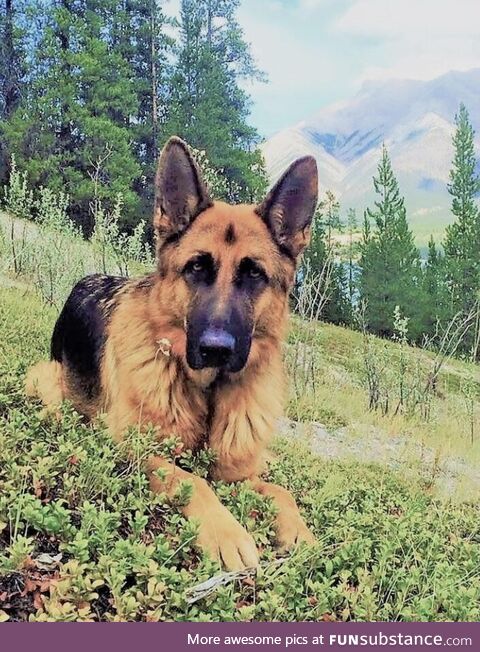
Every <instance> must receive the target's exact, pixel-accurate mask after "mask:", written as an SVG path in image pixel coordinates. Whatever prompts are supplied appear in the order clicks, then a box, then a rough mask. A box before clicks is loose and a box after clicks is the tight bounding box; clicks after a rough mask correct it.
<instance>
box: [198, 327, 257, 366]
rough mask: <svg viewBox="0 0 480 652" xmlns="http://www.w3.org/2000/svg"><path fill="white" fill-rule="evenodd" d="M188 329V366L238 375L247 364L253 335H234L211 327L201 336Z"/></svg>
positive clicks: (219, 328) (222, 329)
mask: <svg viewBox="0 0 480 652" xmlns="http://www.w3.org/2000/svg"><path fill="white" fill-rule="evenodd" d="M191 331H192V329H188V328H187V364H188V366H189V367H190V368H191V369H193V370H200V369H218V370H221V371H228V372H231V373H237V372H239V371H241V370H242V369H243V368H244V367H245V365H246V364H247V360H248V355H249V353H250V347H251V343H252V335H251V333H248V334H242V335H238V334H236V335H234V334H233V333H231V332H230V331H228V330H226V329H224V328H221V327H215V326H211V327H208V328H206V329H205V330H204V331H203V332H202V333H200V334H199V335H197V334H195V333H193V332H191Z"/></svg>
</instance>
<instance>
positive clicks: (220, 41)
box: [165, 0, 265, 201]
mask: <svg viewBox="0 0 480 652" xmlns="http://www.w3.org/2000/svg"><path fill="white" fill-rule="evenodd" d="M239 4H240V3H239V0H226V1H225V0H213V1H212V0H208V1H207V0H182V3H181V9H180V20H179V44H178V47H177V51H176V56H177V65H176V67H175V70H174V73H173V76H172V80H171V94H170V97H169V110H168V119H167V123H166V126H165V133H166V135H173V134H177V135H179V136H181V137H183V138H184V139H185V140H186V141H187V142H188V143H190V144H191V145H192V146H194V147H196V148H197V149H200V150H205V151H206V152H207V153H208V158H209V159H210V161H211V163H212V165H213V167H214V168H215V169H216V170H217V171H219V172H220V173H221V174H222V175H224V177H225V181H226V196H225V198H228V199H230V200H233V201H255V200H256V199H258V195H259V194H262V193H263V191H264V189H265V188H264V187H261V188H260V189H259V188H258V187H257V186H258V183H259V179H260V180H261V179H262V177H263V178H265V175H264V172H263V165H262V160H261V157H260V155H259V153H258V152H257V151H256V150H255V145H256V144H257V143H258V140H259V139H258V135H257V133H256V131H255V130H254V129H253V128H251V127H249V126H248V125H247V122H246V120H247V116H248V110H249V102H248V96H247V95H246V93H245V91H244V90H243V89H242V88H241V87H240V86H239V84H238V80H240V79H254V78H257V79H258V78H260V77H261V75H260V73H259V71H258V70H257V68H256V67H255V64H254V62H253V59H252V56H251V54H250V52H249V47H248V45H247V44H246V42H245V40H244V37H243V32H242V29H241V27H240V25H239V23H238V21H237V19H236V11H237V9H238V6H239Z"/></svg>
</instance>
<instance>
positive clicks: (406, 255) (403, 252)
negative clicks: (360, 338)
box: [359, 146, 422, 339]
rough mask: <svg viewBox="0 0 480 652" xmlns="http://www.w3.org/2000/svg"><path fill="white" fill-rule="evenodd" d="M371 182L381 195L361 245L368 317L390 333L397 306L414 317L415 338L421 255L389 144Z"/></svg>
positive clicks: (363, 293) (411, 326)
mask: <svg viewBox="0 0 480 652" xmlns="http://www.w3.org/2000/svg"><path fill="white" fill-rule="evenodd" d="M373 185H374V189H375V192H376V194H377V195H378V196H379V199H378V200H377V201H375V208H374V209H367V211H366V213H365V219H364V228H363V239H362V242H361V245H360V252H361V258H360V278H359V286H360V297H361V299H362V301H363V302H364V304H365V306H366V308H365V309H366V314H365V317H366V320H367V323H368V326H369V328H370V329H371V330H372V331H373V332H375V333H378V334H380V335H385V336H392V335H393V333H394V323H393V321H394V310H395V307H396V306H399V307H400V311H401V313H402V315H404V316H406V317H408V318H409V319H410V322H409V330H410V334H411V335H412V337H413V338H414V339H415V338H417V337H419V336H420V334H421V317H420V316H421V312H422V304H421V300H420V296H419V292H420V289H421V283H420V277H421V268H420V259H419V254H418V251H417V249H416V247H415V244H414V239H413V235H412V232H411V231H410V229H409V227H408V223H407V217H406V211H405V204H404V199H403V197H402V196H401V195H400V191H399V188H398V183H397V180H396V178H395V175H394V172H393V170H392V165H391V162H390V158H389V155H388V152H387V149H386V147H385V146H383V149H382V158H381V160H380V163H379V165H378V176H377V177H374V179H373ZM371 222H372V225H373V229H372V228H371V227H372V225H371Z"/></svg>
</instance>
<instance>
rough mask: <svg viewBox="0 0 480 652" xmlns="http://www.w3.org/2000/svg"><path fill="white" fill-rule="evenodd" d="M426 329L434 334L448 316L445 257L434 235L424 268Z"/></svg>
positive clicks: (426, 331)
mask: <svg viewBox="0 0 480 652" xmlns="http://www.w3.org/2000/svg"><path fill="white" fill-rule="evenodd" d="M423 297H424V301H425V304H424V305H425V308H424V319H423V322H424V330H425V333H426V334H427V335H430V336H433V335H435V333H436V330H437V327H438V325H439V324H443V323H445V321H446V320H447V318H448V312H447V310H448V301H447V286H446V282H445V259H444V257H443V255H442V253H441V251H439V249H438V248H437V246H436V244H435V241H434V239H433V237H431V238H430V240H429V242H428V254H427V260H426V261H425V266H424V268H423Z"/></svg>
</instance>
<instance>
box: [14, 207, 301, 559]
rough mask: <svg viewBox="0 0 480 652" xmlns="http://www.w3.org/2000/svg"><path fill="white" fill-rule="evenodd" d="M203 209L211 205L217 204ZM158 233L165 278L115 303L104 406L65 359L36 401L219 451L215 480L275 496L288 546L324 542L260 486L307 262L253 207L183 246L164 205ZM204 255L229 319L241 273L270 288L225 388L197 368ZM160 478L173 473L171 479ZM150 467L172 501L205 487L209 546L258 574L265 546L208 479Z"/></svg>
mask: <svg viewBox="0 0 480 652" xmlns="http://www.w3.org/2000/svg"><path fill="white" fill-rule="evenodd" d="M202 202H204V204H205V205H206V204H207V203H208V198H207V197H204V198H202ZM154 224H155V227H156V229H157V236H158V247H159V256H158V271H157V273H156V274H154V275H152V276H151V277H149V278H147V279H139V280H132V281H129V282H128V283H127V284H126V285H125V286H124V287H123V288H122V289H121V291H120V292H119V294H118V295H116V297H115V303H116V307H115V309H114V310H113V312H112V316H111V319H110V322H109V325H108V328H107V333H106V335H107V337H106V344H105V348H104V353H103V357H102V362H101V373H100V375H101V377H100V385H101V394H100V397H99V399H97V400H96V401H95V402H94V403H90V404H85V399H84V398H83V397H82V396H81V395H79V393H78V391H77V390H76V383H75V378H69V377H68V374H66V373H64V372H63V370H62V365H60V364H59V363H55V362H49V363H46V362H43V363H39V364H38V365H36V366H35V367H34V368H33V369H32V370H31V372H29V375H28V377H27V393H28V395H30V396H32V395H36V396H39V397H40V398H41V399H42V401H43V402H44V403H45V404H46V405H48V406H58V405H59V403H60V402H61V401H62V400H63V399H64V398H68V399H69V400H71V401H72V402H73V404H74V405H75V407H76V408H77V409H78V410H80V411H81V412H82V413H83V414H85V415H87V416H88V417H93V416H94V415H95V413H98V412H102V413H105V414H106V419H107V423H108V426H109V429H110V431H111V432H112V435H113V436H114V437H115V438H116V439H117V440H119V439H121V438H122V436H123V435H124V433H125V431H126V429H127V428H128V427H129V426H138V427H140V428H142V427H143V426H147V425H149V424H152V425H153V426H154V427H155V428H156V430H157V434H158V437H159V438H162V437H166V436H171V435H176V436H177V437H179V438H181V440H182V442H183V443H184V446H185V447H186V448H189V449H196V448H199V447H200V446H203V445H204V444H208V445H209V446H210V447H211V448H212V449H213V450H214V451H215V452H216V454H217V461H216V465H215V468H214V470H213V476H214V478H216V479H219V480H224V481H227V482H232V481H239V480H244V479H250V480H251V482H252V485H253V486H254V487H255V488H256V489H257V490H258V491H259V492H261V493H262V494H265V495H269V496H271V497H272V498H273V500H274V501H275V503H276V504H277V507H278V509H279V516H278V519H277V535H278V541H279V544H280V545H281V546H282V547H288V546H290V545H293V544H295V543H298V542H299V541H309V542H311V541H312V540H313V538H312V535H311V534H310V532H309V531H308V529H307V528H306V526H305V524H304V522H303V520H302V519H301V516H300V514H299V511H298V509H297V507H296V505H295V501H294V500H293V498H292V497H291V496H290V494H289V493H288V492H287V491H286V490H285V489H282V488H281V487H276V486H275V485H268V484H267V483H265V482H263V481H262V480H260V479H259V476H260V475H261V473H262V472H263V470H264V460H265V454H266V449H267V446H268V444H269V442H270V439H271V437H272V435H273V433H274V431H275V425H276V422H277V419H278V417H279V416H280V415H281V413H282V408H283V400H284V394H285V390H284V377H283V370H282V355H281V342H282V338H283V336H284V330H285V325H286V320H287V314H288V288H289V287H290V286H291V284H292V282H293V279H294V273H295V265H294V263H293V262H292V260H290V259H289V258H288V257H287V256H284V255H282V254H281V253H280V251H279V249H278V247H277V246H276V245H275V243H274V241H273V239H272V237H271V234H270V233H269V230H268V227H267V225H266V223H265V222H264V221H263V220H262V219H261V218H260V217H259V215H258V214H256V212H255V210H254V207H253V206H246V205H240V206H230V205H227V204H224V203H222V202H215V203H214V204H212V205H210V206H209V207H208V208H206V209H204V210H203V211H202V212H201V214H200V215H199V216H198V218H197V219H196V220H195V221H194V222H193V224H191V225H190V227H189V228H188V230H186V232H185V233H184V234H183V235H182V237H181V240H180V243H179V245H178V246H166V247H162V245H163V244H164V241H165V238H166V235H168V229H169V220H168V219H167V218H166V216H165V215H164V214H162V213H161V206H160V207H158V206H157V213H156V216H155V220H154ZM230 224H233V225H234V231H235V238H234V243H233V244H230V245H228V244H226V240H225V233H226V229H227V228H228V226H229V225H230ZM307 231H308V229H305V230H304V232H303V233H302V234H300V235H299V236H298V237H299V238H301V239H303V240H302V244H301V246H302V247H303V246H305V244H306V242H307V241H308V232H307ZM297 244H298V243H297ZM298 246H299V247H300V245H298ZM201 252H208V253H209V254H210V255H211V256H212V257H213V259H214V260H216V261H218V273H217V278H216V284H217V286H218V289H219V291H218V293H217V295H218V305H216V306H214V307H213V311H214V312H215V311H218V312H219V313H221V311H222V308H223V304H224V303H225V302H228V301H229V300H231V298H230V297H231V292H232V288H233V286H234V274H235V270H236V269H238V265H239V262H240V261H241V260H242V259H243V258H244V257H250V258H253V259H255V260H256V261H258V262H259V263H260V264H261V266H262V267H263V268H264V269H265V270H266V272H267V274H268V277H269V279H270V282H269V283H268V285H267V286H266V287H265V289H264V290H263V292H262V293H261V294H260V296H259V297H258V298H257V300H256V301H255V303H254V308H253V310H254V314H253V321H254V330H253V338H252V345H251V349H250V354H249V357H248V360H247V363H246V365H245V367H244V368H243V369H242V371H240V372H238V373H226V377H223V378H222V381H221V382H220V383H218V384H215V383H214V381H215V379H216V376H217V373H218V370H216V369H202V370H198V371H195V370H192V369H191V368H190V367H189V365H188V364H187V362H186V330H185V325H186V314H187V313H186V310H187V307H188V305H189V304H190V301H191V299H192V296H191V292H192V290H191V289H190V288H189V286H188V285H187V284H186V283H185V282H184V280H183V278H182V275H181V270H182V269H183V268H184V266H185V265H186V263H187V262H188V261H189V260H190V259H192V257H194V256H196V255H198V254H199V253H201ZM156 469H162V470H163V471H164V472H166V478H165V479H164V480H160V478H159V476H158V475H157V474H156V473H155V471H156ZM147 470H148V472H149V474H150V482H151V486H152V489H153V490H154V491H167V492H168V493H170V494H172V493H173V492H174V491H175V489H176V487H177V485H178V482H179V481H180V480H185V479H189V480H190V481H191V482H192V483H193V487H194V492H193V497H192V500H191V502H190V503H189V505H188V506H186V507H185V508H184V513H185V515H186V516H187V517H189V518H190V517H194V518H197V519H199V522H200V532H199V537H198V543H199V545H200V546H202V547H203V548H204V549H205V550H207V551H209V552H210V554H211V555H212V556H214V557H216V558H218V559H221V560H222V561H223V563H224V565H225V566H226V567H227V568H229V569H232V570H233V569H238V568H241V567H243V566H254V565H256V563H257V561H258V553H257V551H256V548H255V544H254V542H253V539H252V538H251V536H250V535H249V534H248V533H247V532H246V531H245V530H244V528H242V527H241V526H240V524H239V523H237V522H236V521H235V519H234V518H233V516H232V515H231V514H230V513H229V512H228V510H227V509H226V508H225V507H223V506H222V505H221V504H220V502H219V501H218V499H217V498H216V496H215V494H214V493H213V491H212V490H211V489H210V487H209V486H208V484H207V483H206V482H205V481H204V480H202V479H200V478H198V477H195V476H193V475H192V474H190V473H187V472H185V471H183V470H181V469H179V468H177V467H176V466H174V465H173V464H171V463H169V462H167V461H165V460H163V459H160V458H153V459H151V460H149V463H148V469H147Z"/></svg>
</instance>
